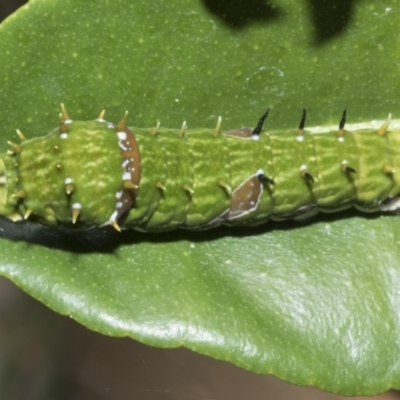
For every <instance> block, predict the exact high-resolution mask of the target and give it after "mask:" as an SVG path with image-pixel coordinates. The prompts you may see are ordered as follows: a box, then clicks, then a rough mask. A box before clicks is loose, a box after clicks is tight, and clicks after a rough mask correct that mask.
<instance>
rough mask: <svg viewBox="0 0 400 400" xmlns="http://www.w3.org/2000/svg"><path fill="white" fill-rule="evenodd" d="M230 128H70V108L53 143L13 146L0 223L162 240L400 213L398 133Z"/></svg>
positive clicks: (3, 168)
mask: <svg viewBox="0 0 400 400" xmlns="http://www.w3.org/2000/svg"><path fill="white" fill-rule="evenodd" d="M268 112H269V109H268V110H267V111H266V112H265V114H264V115H263V116H262V117H261V119H260V120H259V122H258V124H257V126H256V127H255V128H254V129H252V128H241V129H235V130H230V131H228V132H225V133H221V132H220V125H221V119H219V120H218V123H217V126H216V127H215V129H200V128H199V129H186V125H185V123H184V124H183V126H182V128H181V129H180V130H175V129H166V128H161V127H159V126H158V125H157V126H156V127H155V128H152V129H143V128H128V127H127V113H126V114H125V116H124V117H123V118H122V120H121V121H120V122H119V123H118V124H117V125H114V124H112V123H110V122H107V121H105V120H104V111H103V112H102V113H101V114H100V115H99V117H98V118H97V119H96V120H93V121H72V120H71V119H70V117H69V116H68V114H67V111H66V110H65V108H64V106H62V107H61V114H60V122H59V126H58V128H56V129H54V130H53V131H51V132H50V133H49V134H48V135H47V136H44V137H38V138H34V139H30V140H26V139H25V137H24V136H23V134H22V133H21V132H20V131H18V130H17V134H18V136H19V138H20V140H21V144H15V143H12V142H8V144H9V145H10V147H11V150H9V151H8V152H7V154H4V155H1V156H0V215H2V216H6V217H8V218H10V219H11V220H13V221H18V220H22V219H28V218H31V215H33V216H34V217H35V220H38V221H39V222H42V223H45V224H62V225H65V226H67V227H70V228H78V229H87V228H91V227H96V226H105V225H112V226H113V227H114V228H115V229H117V230H120V229H121V227H124V228H134V229H137V230H139V231H146V232H161V231H167V230H172V229H175V228H186V229H192V230H201V229H209V228H213V227H216V226H219V225H221V224H226V225H258V224H261V223H263V222H265V221H267V220H268V219H269V218H271V219H274V220H285V219H302V218H307V217H309V216H311V215H312V214H315V213H317V212H318V211H322V212H335V211H339V210H342V209H345V208H349V207H352V206H355V207H357V208H358V209H361V210H363V211H367V212H373V211H394V210H396V209H398V208H400V178H399V176H398V175H397V174H396V173H395V171H396V170H400V129H398V130H397V131H392V132H389V131H388V127H389V123H390V115H389V118H388V120H387V121H386V122H385V123H384V124H383V125H382V126H381V127H380V128H379V129H356V130H353V131H348V130H345V129H344V125H345V120H346V110H344V112H343V116H342V118H341V121H340V123H339V127H338V129H335V130H331V131H328V132H323V133H322V132H318V133H313V132H311V131H306V130H305V129H304V126H305V120H306V112H305V110H304V111H303V116H302V118H301V121H300V125H299V128H298V129H297V130H285V131H277V132H268V133H267V132H264V131H262V127H263V123H264V121H265V119H266V118H267V116H268Z"/></svg>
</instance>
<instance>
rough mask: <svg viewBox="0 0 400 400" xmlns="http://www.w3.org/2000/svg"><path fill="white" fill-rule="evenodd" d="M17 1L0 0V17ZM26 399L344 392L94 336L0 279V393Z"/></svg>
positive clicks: (229, 399) (227, 398)
mask: <svg viewBox="0 0 400 400" xmlns="http://www.w3.org/2000/svg"><path fill="white" fill-rule="evenodd" d="M24 3H25V1H23V0H0V21H2V20H3V19H5V18H6V17H7V16H8V15H9V14H11V13H13V12H14V11H15V10H16V9H17V8H18V7H20V6H22V5H23V4H24ZM333 351H334V350H333ZM362 398H363V399H365V397H355V398H354V399H356V400H357V399H362ZM370 398H373V399H377V400H395V399H400V394H399V392H397V391H390V392H387V393H385V394H382V395H378V396H374V397H370ZM28 399H29V400H63V399H66V400H92V399H93V400H94V399H96V400H103V399H104V400H106V399H113V400H128V399H129V400H131V399H135V400H142V399H143V400H150V399H155V400H167V399H168V400H169V399H170V400H187V399H200V400H239V399H240V400H241V399H246V400H259V399H263V400H269V399H274V400H284V399H285V400H286V399H299V400H302V399H304V400H306V399H307V400H339V399H344V397H342V396H338V395H334V394H329V393H325V392H323V391H321V390H318V389H315V388H310V387H297V386H295V385H291V384H288V383H285V382H283V381H281V380H279V379H277V378H275V377H273V376H260V375H256V374H253V373H251V372H247V371H244V370H242V369H239V368H237V367H235V366H234V365H231V364H229V363H226V362H221V361H217V360H214V359H211V358H208V357H205V356H201V355H199V354H196V353H193V352H191V351H189V350H186V349H157V348H153V347H149V346H146V345H144V344H141V343H139V342H136V341H134V340H131V339H126V338H123V339H120V338H110V337H106V336H102V335H100V334H97V333H95V332H92V331H89V330H87V329H86V328H84V327H83V326H81V325H79V324H77V323H76V322H75V321H73V320H71V319H70V318H67V317H63V316H60V315H58V314H56V313H54V312H53V311H51V310H50V309H48V308H47V307H45V306H44V305H42V304H41V303H39V302H37V301H36V300H34V299H32V298H31V297H29V296H28V295H26V294H25V293H24V292H22V291H21V290H20V289H19V288H17V287H16V286H15V285H14V284H12V283H11V282H10V281H8V280H7V279H5V278H0V400H28Z"/></svg>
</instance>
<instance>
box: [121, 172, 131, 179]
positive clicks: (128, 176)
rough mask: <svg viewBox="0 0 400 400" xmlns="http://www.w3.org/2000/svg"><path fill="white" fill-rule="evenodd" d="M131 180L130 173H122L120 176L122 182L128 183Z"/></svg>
mask: <svg viewBox="0 0 400 400" xmlns="http://www.w3.org/2000/svg"><path fill="white" fill-rule="evenodd" d="M131 179H132V175H131V173H130V172H124V173H123V175H122V180H124V181H130V180H131Z"/></svg>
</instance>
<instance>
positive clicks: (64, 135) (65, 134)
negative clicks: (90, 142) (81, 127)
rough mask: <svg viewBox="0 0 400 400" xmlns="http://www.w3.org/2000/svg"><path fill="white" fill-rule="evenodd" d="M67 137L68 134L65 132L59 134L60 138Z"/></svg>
mask: <svg viewBox="0 0 400 400" xmlns="http://www.w3.org/2000/svg"><path fill="white" fill-rule="evenodd" d="M67 137H68V134H67V133H62V134H61V135H60V138H61V139H66V138H67Z"/></svg>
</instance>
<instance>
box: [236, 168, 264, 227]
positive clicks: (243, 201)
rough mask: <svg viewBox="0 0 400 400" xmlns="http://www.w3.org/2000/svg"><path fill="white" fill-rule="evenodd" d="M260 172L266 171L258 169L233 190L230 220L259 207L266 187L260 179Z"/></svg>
mask: <svg viewBox="0 0 400 400" xmlns="http://www.w3.org/2000/svg"><path fill="white" fill-rule="evenodd" d="M260 174H264V171H262V170H258V171H257V172H256V173H255V174H254V175H251V176H250V177H249V178H247V179H246V180H245V181H244V182H243V183H242V184H241V185H239V186H238V187H237V188H236V189H235V190H234V191H233V193H232V201H231V207H230V209H229V215H228V221H230V220H232V219H235V218H239V217H241V216H243V215H245V214H248V213H249V212H251V211H254V210H256V209H257V206H258V204H259V202H260V199H261V195H262V192H263V189H264V185H263V184H262V182H260V180H259V179H258V175H260Z"/></svg>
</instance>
